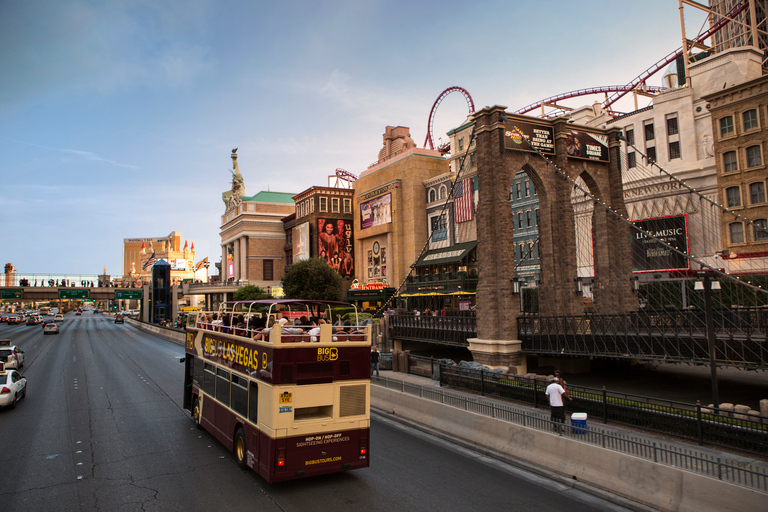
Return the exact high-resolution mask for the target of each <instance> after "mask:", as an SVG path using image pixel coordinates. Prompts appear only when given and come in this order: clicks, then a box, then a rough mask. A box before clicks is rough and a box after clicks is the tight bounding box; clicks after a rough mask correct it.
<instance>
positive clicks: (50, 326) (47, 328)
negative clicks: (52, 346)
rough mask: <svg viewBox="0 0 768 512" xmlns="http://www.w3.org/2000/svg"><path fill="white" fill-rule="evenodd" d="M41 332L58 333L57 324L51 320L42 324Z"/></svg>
mask: <svg viewBox="0 0 768 512" xmlns="http://www.w3.org/2000/svg"><path fill="white" fill-rule="evenodd" d="M43 334H59V326H58V325H56V324H55V323H53V322H48V323H46V324H45V325H44V326H43Z"/></svg>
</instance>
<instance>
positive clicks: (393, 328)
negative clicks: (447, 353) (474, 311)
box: [389, 314, 477, 347]
mask: <svg viewBox="0 0 768 512" xmlns="http://www.w3.org/2000/svg"><path fill="white" fill-rule="evenodd" d="M389 328H390V332H389V335H390V337H394V338H395V339H399V340H409V341H426V342H432V343H439V344H445V345H456V346H462V347H466V346H469V342H468V341H467V340H468V339H469V338H476V337H477V320H476V318H475V317H474V316H473V315H472V316H470V315H466V316H463V315H462V316H459V315H447V316H427V315H421V316H415V315H402V314H399V315H392V316H390V317H389Z"/></svg>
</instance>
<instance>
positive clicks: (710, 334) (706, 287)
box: [694, 271, 720, 409]
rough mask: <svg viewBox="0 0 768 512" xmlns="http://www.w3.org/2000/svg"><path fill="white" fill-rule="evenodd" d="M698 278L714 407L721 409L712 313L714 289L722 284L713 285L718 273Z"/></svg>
mask: <svg viewBox="0 0 768 512" xmlns="http://www.w3.org/2000/svg"><path fill="white" fill-rule="evenodd" d="M695 275H696V277H700V278H702V279H703V281H696V284H695V285H694V289H695V290H703V291H704V314H705V315H706V322H707V345H708V347H709V370H710V374H711V380H712V405H713V406H714V407H715V409H719V408H720V396H719V393H718V391H717V361H716V360H715V316H714V312H713V311H712V289H713V288H714V289H716V290H719V289H720V282H719V281H715V282H714V285H716V286H713V283H712V281H711V279H712V278H713V277H715V276H717V273H715V272H712V271H701V272H696V274H695Z"/></svg>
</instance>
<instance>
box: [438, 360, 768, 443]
mask: <svg viewBox="0 0 768 512" xmlns="http://www.w3.org/2000/svg"><path fill="white" fill-rule="evenodd" d="M440 384H441V385H445V386H451V387H454V388H458V389H464V390H467V391H471V392H475V393H478V394H480V395H482V396H493V397H498V398H504V399H507V400H514V401H516V402H521V403H526V404H531V405H533V406H534V407H538V406H539V405H541V406H545V407H549V402H548V400H547V398H546V395H545V391H546V387H547V383H546V382H543V381H539V380H536V379H529V378H525V377H518V376H513V375H505V374H502V373H498V372H489V371H484V370H473V369H468V368H461V367H456V366H450V365H445V364H441V365H440ZM568 394H569V395H570V396H571V398H573V401H572V402H568V406H569V408H570V409H571V410H576V411H580V412H586V413H587V414H588V415H589V417H590V418H592V419H593V420H600V421H602V422H603V423H616V424H620V425H627V426H630V427H635V428H640V429H643V430H647V431H650V432H656V433H660V434H665V435H672V436H676V437H680V438H683V439H688V440H692V441H695V442H698V444H699V445H702V446H703V445H710V446H718V447H722V448H731V449H736V450H740V451H743V452H746V453H750V454H759V455H765V454H766V453H768V417H766V416H758V415H752V414H739V413H734V412H733V411H726V410H723V409H717V408H708V407H703V406H701V405H700V404H696V405H691V404H686V403H681V402H673V401H669V400H661V399H657V398H650V397H646V396H640V395H631V394H627V393H616V392H611V391H607V390H605V389H594V388H587V387H581V386H571V385H569V386H568Z"/></svg>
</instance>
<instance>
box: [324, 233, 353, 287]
mask: <svg viewBox="0 0 768 512" xmlns="http://www.w3.org/2000/svg"><path fill="white" fill-rule="evenodd" d="M353 246H354V244H353V241H352V221H351V220H342V219H317V256H318V257H319V258H323V259H324V260H325V261H326V263H328V266H329V267H331V268H332V269H334V270H335V271H336V272H337V273H338V274H339V275H340V276H341V277H348V278H352V277H354V272H355V255H354V248H353Z"/></svg>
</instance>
